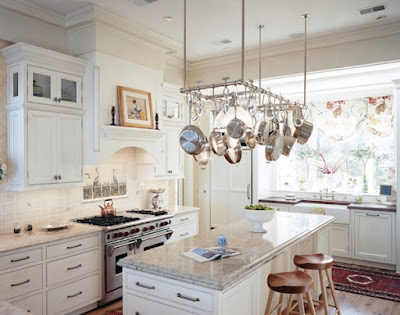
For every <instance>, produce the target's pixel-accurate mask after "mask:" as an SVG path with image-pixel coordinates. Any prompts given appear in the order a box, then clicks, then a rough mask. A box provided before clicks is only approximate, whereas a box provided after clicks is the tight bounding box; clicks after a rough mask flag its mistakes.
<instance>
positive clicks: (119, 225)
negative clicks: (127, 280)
mask: <svg viewBox="0 0 400 315" xmlns="http://www.w3.org/2000/svg"><path fill="white" fill-rule="evenodd" d="M172 217H173V215H170V214H168V212H167V211H163V210H160V211H152V210H137V209H135V210H128V211H124V212H123V213H118V215H117V216H115V217H108V218H107V217H100V216H95V217H89V218H83V219H78V220H76V222H79V223H85V224H92V225H98V226H102V227H103V230H104V271H105V283H104V291H105V292H104V298H103V300H101V301H100V302H99V304H100V305H103V304H106V303H108V302H110V301H113V300H115V299H117V298H119V297H121V296H122V268H121V267H119V266H118V265H117V262H118V261H119V260H120V259H122V258H124V257H126V256H129V255H133V254H137V253H140V252H143V251H146V250H149V249H152V248H155V247H158V246H162V245H164V244H165V243H166V242H167V240H168V239H169V238H170V237H171V235H172V230H171V228H170V226H171V218H172Z"/></svg>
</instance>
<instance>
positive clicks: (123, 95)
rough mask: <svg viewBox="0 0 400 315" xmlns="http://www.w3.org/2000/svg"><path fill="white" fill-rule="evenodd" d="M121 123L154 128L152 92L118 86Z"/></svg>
mask: <svg viewBox="0 0 400 315" xmlns="http://www.w3.org/2000/svg"><path fill="white" fill-rule="evenodd" d="M117 92H118V109H119V120H120V125H121V126H124V127H136V128H146V129H154V118H153V109H152V102H151V93H150V92H145V91H141V90H136V89H132V88H129V87H125V86H117Z"/></svg>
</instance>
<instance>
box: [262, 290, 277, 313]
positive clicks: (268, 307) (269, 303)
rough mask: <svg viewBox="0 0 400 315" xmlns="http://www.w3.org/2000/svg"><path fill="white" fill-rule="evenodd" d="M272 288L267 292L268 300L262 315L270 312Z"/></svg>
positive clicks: (272, 296) (272, 295)
mask: <svg viewBox="0 0 400 315" xmlns="http://www.w3.org/2000/svg"><path fill="white" fill-rule="evenodd" d="M274 293H275V291H274V290H269V294H268V302H267V307H266V308H265V312H264V315H269V313H270V312H271V306H272V300H273V298H274Z"/></svg>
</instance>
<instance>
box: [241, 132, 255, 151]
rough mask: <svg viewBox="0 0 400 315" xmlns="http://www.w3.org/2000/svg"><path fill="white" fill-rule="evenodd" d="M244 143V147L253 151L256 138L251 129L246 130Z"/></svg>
mask: <svg viewBox="0 0 400 315" xmlns="http://www.w3.org/2000/svg"><path fill="white" fill-rule="evenodd" d="M244 141H245V142H246V145H247V146H248V147H249V148H250V149H254V148H255V147H256V144H257V142H256V136H255V135H254V131H253V128H247V129H246V133H245V138H244Z"/></svg>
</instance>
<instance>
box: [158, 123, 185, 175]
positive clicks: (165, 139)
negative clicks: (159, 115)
mask: <svg viewBox="0 0 400 315" xmlns="http://www.w3.org/2000/svg"><path fill="white" fill-rule="evenodd" d="M164 129H165V130H166V135H164V136H162V139H161V143H163V147H162V149H161V157H160V159H159V161H158V163H157V164H156V165H155V166H154V175H155V176H156V177H168V178H182V177H183V164H184V160H183V158H184V157H183V150H182V148H181V146H180V144H179V136H180V133H181V130H182V128H181V127H179V126H175V125H164Z"/></svg>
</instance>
